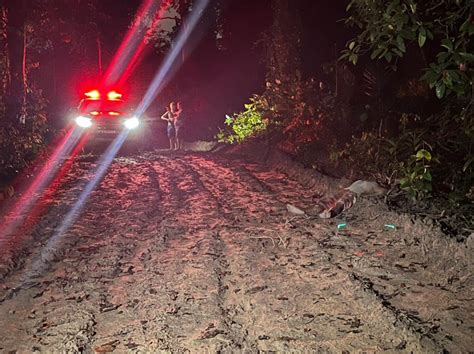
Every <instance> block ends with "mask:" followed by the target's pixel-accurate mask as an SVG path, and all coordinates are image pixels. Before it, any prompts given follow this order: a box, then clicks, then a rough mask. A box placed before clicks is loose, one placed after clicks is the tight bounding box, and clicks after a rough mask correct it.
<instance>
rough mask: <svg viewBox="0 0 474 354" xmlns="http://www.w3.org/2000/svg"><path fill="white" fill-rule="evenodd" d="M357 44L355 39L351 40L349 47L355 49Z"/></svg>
mask: <svg viewBox="0 0 474 354" xmlns="http://www.w3.org/2000/svg"><path fill="white" fill-rule="evenodd" d="M355 44H356V42H355V41H352V42H350V43H349V49H350V50H352V49H354V46H355Z"/></svg>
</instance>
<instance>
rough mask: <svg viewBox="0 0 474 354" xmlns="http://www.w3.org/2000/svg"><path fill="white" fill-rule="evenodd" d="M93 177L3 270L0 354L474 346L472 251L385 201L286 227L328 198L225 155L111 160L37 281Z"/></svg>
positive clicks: (68, 189) (85, 166)
mask: <svg viewBox="0 0 474 354" xmlns="http://www.w3.org/2000/svg"><path fill="white" fill-rule="evenodd" d="M92 166H93V162H87V161H82V162H77V163H75V164H74V166H73V168H72V170H71V171H70V172H69V174H68V175H67V176H66V177H65V179H64V184H63V185H62V187H61V188H60V189H59V190H58V191H57V192H56V194H55V196H54V198H53V199H52V200H51V204H50V206H49V208H48V209H47V210H46V212H45V214H44V216H42V218H41V219H40V220H38V222H37V226H36V228H35V229H34V230H32V232H31V236H29V237H30V238H28V237H25V240H24V242H25V244H24V247H26V248H25V249H24V250H23V251H22V252H21V254H20V255H17V256H15V257H17V258H16V259H14V262H13V263H12V262H10V263H8V262H7V261H6V259H4V260H3V267H4V268H3V269H4V270H5V269H7V268H8V267H10V268H8V272H5V274H6V275H5V277H4V279H3V280H2V282H1V284H0V285H1V288H0V328H2V330H1V331H0V352H18V353H21V352H32V351H44V352H64V351H70V352H110V351H116V352H156V351H160V350H163V351H172V352H187V351H191V352H200V353H202V352H217V351H226V352H227V351H245V352H257V351H258V350H265V351H267V350H268V351H298V350H300V351H305V352H307V351H321V352H341V351H342V352H353V351H360V350H363V351H367V352H378V351H384V350H387V351H397V350H399V351H411V352H440V351H442V350H443V349H446V350H448V351H452V352H468V351H469V350H472V348H474V342H473V339H472V333H473V329H474V321H473V318H474V316H473V292H472V290H473V283H472V276H471V274H472V258H470V255H472V252H471V251H472V249H470V248H467V247H466V246H465V245H459V244H456V243H455V242H454V241H451V240H447V239H446V237H444V236H443V235H442V234H440V233H439V231H437V230H436V229H435V228H433V227H432V226H430V225H426V224H424V223H421V222H418V221H415V222H407V220H409V219H408V218H406V217H403V216H397V215H395V214H393V213H390V212H389V211H388V210H386V208H385V206H384V204H383V203H382V201H377V200H361V201H359V202H358V203H356V206H355V207H354V208H353V209H351V210H350V211H349V212H348V213H346V215H344V222H346V223H347V225H348V226H347V227H346V228H345V229H342V230H338V229H337V227H336V224H337V223H338V222H340V221H338V220H330V221H322V220H320V219H317V218H305V217H301V216H294V215H291V214H289V213H288V211H287V209H286V204H287V203H290V204H293V205H296V206H298V207H300V208H303V209H306V210H311V206H312V205H314V203H313V198H314V196H315V195H320V194H321V193H319V192H318V191H317V190H314V189H310V188H307V187H306V186H303V185H301V184H299V183H298V182H296V180H294V179H292V178H290V177H289V176H288V175H286V174H285V173H283V172H281V171H277V170H275V169H273V168H272V167H271V166H268V165H267V166H266V165H263V164H255V163H249V162H245V161H243V160H239V159H230V158H227V157H224V156H219V155H206V154H174V155H173V154H163V153H162V154H157V153H154V154H153V153H149V154H145V155H143V156H140V157H127V158H126V157H122V158H117V159H116V160H114V162H113V164H112V165H111V167H110V168H109V171H108V172H107V174H106V176H105V178H104V179H103V181H102V182H101V184H100V186H99V187H98V188H97V189H96V191H95V192H93V194H92V195H91V197H90V198H89V200H88V202H87V205H86V206H85V208H84V210H83V211H82V213H81V214H80V216H79V217H78V219H77V220H76V222H75V223H74V224H73V225H72V227H71V228H69V229H68V230H67V231H66V232H65V233H64V234H63V235H61V237H60V239H59V240H58V242H57V244H55V247H54V257H52V258H51V257H49V259H48V260H47V261H45V262H44V263H46V264H42V265H45V267H41V271H40V272H38V270H37V269H36V268H38V267H39V266H38V264H40V263H41V262H40V261H38V260H41V259H42V258H44V255H42V252H44V248H45V247H46V246H47V242H48V240H49V239H50V238H51V237H52V235H54V230H57V228H58V227H59V226H60V223H61V221H62V220H64V215H65V214H66V213H67V211H68V210H69V209H70V208H71V206H72V205H73V204H74V201H75V199H76V198H77V195H78V193H79V192H80V191H81V190H82V189H83V184H81V183H84V182H87V180H88V179H90V176H89V175H88V171H90V170H91V167H92ZM388 222H390V223H393V224H394V225H396V229H395V230H393V229H388V230H384V226H383V225H384V224H386V223H388ZM470 252H471V253H470ZM10 261H11V260H10ZM7 263H8V265H6V264H7ZM12 264H13V265H12Z"/></svg>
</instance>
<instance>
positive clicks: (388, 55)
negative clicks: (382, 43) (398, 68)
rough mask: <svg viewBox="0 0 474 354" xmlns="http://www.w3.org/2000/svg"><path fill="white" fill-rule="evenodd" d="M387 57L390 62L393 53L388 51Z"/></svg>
mask: <svg viewBox="0 0 474 354" xmlns="http://www.w3.org/2000/svg"><path fill="white" fill-rule="evenodd" d="M385 59H386V60H387V61H388V62H389V63H390V62H391V61H392V53H390V52H388V53H387V54H385Z"/></svg>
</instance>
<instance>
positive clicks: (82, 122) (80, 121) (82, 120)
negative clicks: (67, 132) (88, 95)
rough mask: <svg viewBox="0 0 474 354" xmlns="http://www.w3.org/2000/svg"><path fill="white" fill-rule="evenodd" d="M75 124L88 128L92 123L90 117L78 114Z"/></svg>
mask: <svg viewBox="0 0 474 354" xmlns="http://www.w3.org/2000/svg"><path fill="white" fill-rule="evenodd" d="M76 124H77V125H78V126H80V127H82V128H89V127H90V126H91V125H92V119H90V118H87V117H83V116H79V117H77V118H76Z"/></svg>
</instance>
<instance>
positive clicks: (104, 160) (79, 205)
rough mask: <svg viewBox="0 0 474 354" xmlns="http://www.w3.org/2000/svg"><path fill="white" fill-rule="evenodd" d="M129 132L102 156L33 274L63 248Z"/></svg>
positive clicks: (40, 269)
mask: <svg viewBox="0 0 474 354" xmlns="http://www.w3.org/2000/svg"><path fill="white" fill-rule="evenodd" d="M127 135H128V130H124V131H123V132H122V133H121V134H120V135H119V136H118V137H117V138H116V139H115V140H114V141H113V142H112V143H111V144H110V145H109V147H108V148H107V150H106V151H105V153H104V154H103V155H102V156H101V158H100V159H99V161H98V163H97V168H96V170H95V171H94V173H93V175H92V178H91V180H90V181H89V182H88V183H87V185H86V186H85V187H84V188H83V189H82V192H81V194H80V195H79V198H78V199H77V201H76V202H75V203H74V205H73V206H72V208H71V209H70V210H69V212H68V213H67V214H66V216H65V217H64V218H63V220H62V222H61V224H60V225H59V226H58V227H57V228H56V230H55V231H54V233H53V235H52V236H51V237H50V238H49V240H48V242H47V244H46V245H45V247H44V248H43V249H42V251H41V256H40V258H39V259H37V260H36V262H34V263H33V266H32V269H31V273H30V275H31V274H35V275H36V274H40V273H41V272H42V271H43V270H44V269H45V267H46V266H47V265H48V263H49V262H50V261H51V260H52V259H53V258H54V257H55V254H56V250H58V249H60V248H61V241H62V239H63V236H64V234H65V233H66V232H67V230H69V228H70V227H71V225H72V224H73V223H74V222H75V221H76V219H77V218H78V216H79V215H80V213H81V211H82V209H83V208H84V206H85V204H86V202H87V200H88V199H89V197H90V195H91V193H92V192H93V191H94V189H95V188H96V187H97V185H98V184H99V182H100V181H101V180H102V178H103V177H104V175H105V173H106V172H107V169H108V168H109V166H110V164H111V163H112V161H113V159H114V157H115V155H117V152H118V151H119V150H120V148H121V147H122V145H123V143H124V142H125V140H126V139H127Z"/></svg>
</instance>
